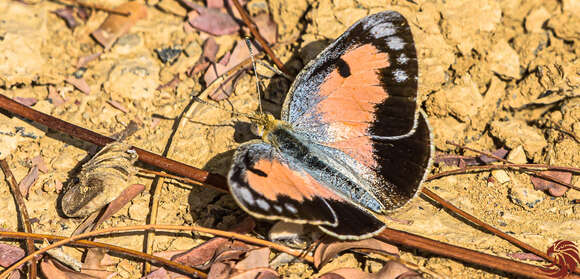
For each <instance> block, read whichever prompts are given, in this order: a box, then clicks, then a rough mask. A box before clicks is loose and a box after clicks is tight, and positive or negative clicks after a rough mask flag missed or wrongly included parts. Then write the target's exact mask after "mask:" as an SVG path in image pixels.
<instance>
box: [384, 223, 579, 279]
mask: <svg viewBox="0 0 580 279" xmlns="http://www.w3.org/2000/svg"><path fill="white" fill-rule="evenodd" d="M376 238H377V239H379V240H382V241H386V242H389V243H394V244H400V245H404V246H407V247H410V248H416V249H419V250H422V251H427V252H431V253H433V254H436V255H440V256H444V257H448V258H451V259H456V260H460V261H463V262H468V263H472V264H476V265H478V266H485V267H487V268H491V269H495V270H501V271H504V272H509V273H511V274H518V275H522V276H527V277H530V278H542V279H553V277H550V276H548V275H545V274H543V273H542V271H541V270H540V269H539V267H538V266H535V265H531V264H526V263H522V262H518V261H514V260H510V259H506V258H501V257H498V256H492V255H488V254H484V253H481V252H478V251H474V250H471V249H466V248H463V247H457V246H454V245H451V244H447V243H443V242H439V241H436V240H432V239H428V238H425V237H422V236H419V235H415V234H412V233H408V232H404V231H399V230H393V229H390V228H386V229H385V230H383V231H382V232H381V234H379V235H378V236H376ZM566 278H575V279H578V278H580V276H577V275H575V274H571V275H568V277H566Z"/></svg>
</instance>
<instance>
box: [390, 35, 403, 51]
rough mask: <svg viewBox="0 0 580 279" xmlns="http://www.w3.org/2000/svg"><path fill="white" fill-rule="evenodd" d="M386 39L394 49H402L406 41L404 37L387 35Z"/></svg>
mask: <svg viewBox="0 0 580 279" xmlns="http://www.w3.org/2000/svg"><path fill="white" fill-rule="evenodd" d="M385 40H386V41H387V45H388V46H389V48H390V49H392V50H401V49H403V47H405V42H403V39H401V38H400V37H397V36H391V37H387V38H386V39H385Z"/></svg>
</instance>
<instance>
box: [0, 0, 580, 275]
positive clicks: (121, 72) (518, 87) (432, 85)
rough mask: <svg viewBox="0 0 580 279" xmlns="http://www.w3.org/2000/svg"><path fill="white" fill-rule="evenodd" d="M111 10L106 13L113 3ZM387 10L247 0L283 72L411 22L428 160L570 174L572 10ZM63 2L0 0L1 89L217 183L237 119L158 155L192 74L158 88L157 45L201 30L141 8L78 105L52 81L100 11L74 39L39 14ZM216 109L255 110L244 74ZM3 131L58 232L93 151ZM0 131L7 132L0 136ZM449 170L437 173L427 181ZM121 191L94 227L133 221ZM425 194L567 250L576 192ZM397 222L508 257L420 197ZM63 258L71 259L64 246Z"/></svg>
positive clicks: (448, 271) (165, 242) (32, 198)
mask: <svg viewBox="0 0 580 279" xmlns="http://www.w3.org/2000/svg"><path fill="white" fill-rule="evenodd" d="M35 2H37V1H35ZM122 2H123V1H122V0H111V1H106V2H103V3H105V4H106V5H107V6H115V5H118V4H120V3H122ZM164 2H165V3H166V5H172V4H171V3H169V4H167V3H168V2H171V1H165V0H164ZM385 2H387V1H382V0H358V1H357V0H334V1H331V0H321V1H314V0H309V1H305V0H296V1H294V0H293V1H287V0H284V1H282V0H271V1H266V0H252V1H250V2H249V4H248V5H249V6H251V7H253V9H256V10H260V9H261V10H264V11H266V12H268V13H270V15H271V16H272V18H273V20H274V21H275V22H276V23H277V24H278V33H279V37H278V41H279V42H288V41H290V42H292V43H290V44H287V45H286V46H285V47H281V48H279V51H278V55H279V57H280V58H281V60H282V61H283V62H284V63H286V64H287V65H288V67H289V68H290V69H292V70H294V71H297V70H299V69H300V68H301V67H302V65H304V63H305V62H307V61H308V59H311V58H312V57H313V56H314V55H315V54H316V53H317V52H318V51H320V50H321V49H322V47H324V46H325V45H326V44H327V43H328V42H329V40H331V39H334V38H336V37H338V36H339V35H340V34H341V33H342V32H343V31H344V30H345V29H346V28H347V27H348V26H350V25H351V24H352V23H354V22H355V21H356V20H358V19H360V18H362V17H363V16H365V15H367V14H369V13H373V12H377V11H382V10H387V9H392V10H396V11H399V12H400V13H402V14H403V15H404V16H405V17H406V18H407V19H408V21H409V22H410V24H411V28H412V31H413V33H414V36H415V41H416V46H417V49H418V54H419V65H420V78H419V84H420V90H419V96H420V97H419V98H420V101H421V104H422V107H423V108H424V110H425V111H426V112H427V114H428V117H429V121H430V123H431V126H432V128H433V131H434V138H435V145H436V149H437V151H438V152H444V153H451V154H455V153H458V154H464V155H474V153H470V152H465V153H460V152H462V151H460V150H458V149H456V148H455V147H453V146H451V145H447V144H445V141H446V140H453V141H455V142H457V143H460V144H464V145H467V146H469V147H472V148H476V149H480V150H495V149H498V148H500V147H504V148H506V149H509V150H511V151H510V154H509V156H510V159H511V160H512V161H514V162H521V163H547V164H553V165H561V166H572V167H579V166H580V165H579V163H578V162H580V147H579V142H577V141H576V140H575V138H574V136H575V137H576V139H578V138H580V98H578V96H580V88H579V87H580V59H579V58H578V57H579V54H580V32H579V31H578V30H580V1H577V0H563V1H556V0H548V1H543V0H531V1H519V0H506V1H495V0H466V1H422V0H419V1H417V4H413V3H410V2H407V1H403V0H400V1H392V2H391V3H389V4H386V3H385ZM149 4H154V3H149ZM173 4H175V3H173ZM200 4H203V3H200ZM62 7H63V6H62V5H59V4H57V3H54V2H48V1H39V2H38V3H34V4H22V3H19V2H16V1H8V0H1V1H0V19H1V20H0V93H2V94H4V95H7V96H9V97H12V98H13V97H17V96H18V97H31V98H36V99H37V102H36V104H34V105H33V106H32V107H33V108H34V109H36V110H39V111H42V112H45V113H49V114H51V115H53V116H55V117H58V118H60V119H63V120H66V121H69V122H71V123H74V124H76V125H79V126H82V127H85V128H88V129H91V130H93V131H96V132H99V133H101V134H104V135H112V134H114V133H116V132H119V131H121V130H123V129H124V127H125V126H126V125H127V124H128V123H129V122H130V121H131V120H133V121H137V122H139V123H142V124H143V126H142V127H141V128H140V129H139V130H138V131H137V132H136V133H135V134H134V135H133V136H131V137H130V138H129V139H128V140H127V141H128V142H129V143H130V144H132V145H135V146H139V147H141V148H143V149H146V150H150V151H152V152H155V153H159V154H161V153H163V152H164V150H166V149H168V150H169V151H168V153H167V154H168V155H167V156H168V157H170V158H173V159H175V160H178V161H181V162H184V163H187V164H190V165H192V166H195V167H199V168H204V169H207V170H210V171H214V172H217V173H221V174H225V173H226V172H227V170H228V168H229V162H230V160H231V156H232V154H233V150H235V148H236V147H237V146H238V145H239V144H240V143H241V142H243V141H245V140H248V139H249V138H251V137H250V136H249V135H248V134H249V129H248V125H247V120H245V119H243V118H236V117H232V115H231V113H228V112H225V111H221V110H218V109H215V108H213V107H207V106H201V107H198V109H196V110H195V111H194V112H193V113H192V114H191V115H190V119H189V120H190V121H186V122H185V124H184V125H182V126H181V127H180V128H179V130H178V132H177V133H176V135H175V136H174V137H173V139H172V143H171V146H170V147H169V148H167V145H168V140H169V138H170V135H171V134H172V127H173V125H174V119H175V117H177V116H178V115H179V114H180V113H182V112H183V111H184V109H185V108H186V105H187V104H188V103H189V101H190V94H192V93H199V92H201V91H202V90H203V86H202V82H201V81H200V80H202V77H201V76H200V75H199V74H198V75H196V76H194V78H187V77H186V76H185V75H183V74H181V75H180V78H181V82H180V83H179V84H178V85H177V87H176V88H174V89H172V88H166V89H162V90H156V88H157V87H158V86H159V85H160V84H164V83H167V82H169V81H170V80H171V79H172V78H173V77H174V75H175V74H179V73H182V72H183V68H180V67H178V66H175V64H174V65H173V66H172V65H165V64H163V63H162V62H161V61H160V60H159V59H158V57H157V55H156V53H155V49H158V48H165V47H169V46H187V45H189V44H190V43H194V44H202V42H203V40H204V39H205V38H206V35H200V34H199V33H198V32H191V31H188V30H187V29H184V28H183V25H184V17H183V15H179V13H180V10H179V11H178V10H176V11H175V12H174V13H170V12H164V11H161V10H159V9H156V8H154V7H151V6H149V7H148V8H147V13H148V17H147V19H146V20H142V21H139V22H138V23H137V25H136V26H134V27H133V28H132V29H131V32H130V33H129V34H128V35H126V36H124V37H122V38H121V39H120V40H119V41H118V42H117V43H116V44H115V45H114V46H113V47H112V48H111V50H110V51H109V52H106V53H105V54H103V55H102V56H101V57H100V59H99V60H96V61H93V62H91V63H89V64H88V66H87V69H86V72H85V73H84V75H83V77H84V79H85V80H86V82H87V83H88V85H89V87H90V91H91V92H90V93H89V94H84V93H82V92H80V91H79V90H77V89H75V88H74V87H73V86H72V85H71V84H69V83H66V82H65V81H64V80H65V79H67V78H68V77H70V76H71V74H72V73H73V72H74V71H75V70H76V63H77V60H78V58H80V57H83V56H86V55H89V54H92V53H96V52H98V51H101V50H102V47H101V46H100V45H98V44H97V43H96V42H95V41H94V40H93V39H92V38H91V37H90V36H89V34H90V33H91V32H92V31H94V30H95V29H96V28H97V27H98V26H99V24H100V23H101V22H102V21H103V20H104V18H105V17H106V16H107V14H106V13H104V12H97V13H96V14H94V15H93V16H92V17H91V18H90V19H89V20H88V22H86V23H85V24H83V25H80V26H78V27H77V28H76V29H75V30H74V31H71V30H70V29H69V28H67V27H66V24H65V22H64V21H63V20H62V19H60V18H58V17H57V16H56V15H55V14H54V13H52V11H54V10H56V9H59V8H62ZM239 38H240V36H239V35H237V34H236V35H225V36H220V37H217V39H216V40H217V42H218V44H219V45H220V49H219V51H218V57H220V56H221V55H223V54H224V53H225V52H227V51H229V50H231V48H232V46H233V45H234V43H235V41H236V40H237V39H239ZM295 38H299V39H297V40H296V39H295ZM182 57H183V56H182ZM180 59H181V58H180ZM265 82H266V85H268V84H269V83H272V82H273V83H274V85H273V86H270V89H269V90H268V91H267V92H266V101H265V102H264V103H265V108H266V109H267V110H270V111H273V112H276V111H278V110H279V106H280V104H281V102H282V100H283V95H284V94H285V90H286V89H285V88H287V87H288V85H289V84H288V82H287V81H286V80H284V79H282V78H278V77H277V78H274V79H272V80H265ZM51 87H52V89H53V90H56V92H58V93H59V94H60V95H61V96H62V97H64V99H65V100H66V102H65V103H64V104H62V105H55V104H54V103H52V102H50V101H49V99H48V94H49V88H51ZM109 100H113V101H115V102H117V103H119V104H121V105H122V106H123V107H124V108H125V110H126V111H122V110H119V109H117V108H115V107H113V106H112V105H111V104H110V103H108V102H107V101H109ZM220 105H223V106H224V107H227V108H234V109H235V110H236V111H240V112H253V111H255V110H256V108H257V106H258V98H257V94H256V90H255V85H254V81H253V79H252V78H251V77H250V76H248V75H244V76H242V78H241V79H240V81H239V82H238V83H237V85H236V87H235V94H234V95H232V96H231V97H230V98H229V99H228V101H227V102H225V101H224V102H222V103H220ZM17 127H23V129H24V132H23V133H16V129H17ZM0 131H1V132H2V134H1V135H0V143H2V146H0V152H1V154H0V156H2V157H6V158H7V159H8V160H9V162H10V167H11V168H12V170H13V172H14V173H15V176H16V178H17V180H20V179H22V178H23V177H24V176H25V175H26V174H27V173H28V172H29V170H30V167H31V164H32V163H31V161H32V158H34V157H35V156H38V155H40V156H42V158H43V159H44V161H45V162H46V163H47V165H48V170H47V172H44V173H42V172H41V173H40V176H39V178H38V181H37V182H36V183H35V184H34V185H33V186H32V188H31V189H30V194H29V196H28V201H27V206H28V209H29V211H30V215H31V218H33V219H34V220H36V222H34V224H33V230H34V231H35V232H38V233H51V234H58V235H69V234H70V233H71V232H72V231H73V230H74V229H75V227H76V225H77V224H78V223H79V222H80V221H79V220H78V219H68V218H63V217H61V216H60V215H59V214H58V213H57V209H56V208H57V206H56V201H57V197H58V196H59V194H60V187H61V185H62V183H64V182H66V181H67V180H68V179H69V176H70V175H71V173H72V171H73V169H74V168H75V167H76V166H77V165H78V164H79V163H80V162H81V161H82V160H83V159H85V158H86V157H87V156H88V155H89V152H94V151H95V150H96V148H95V147H94V146H92V145H91V144H87V143H84V142H80V141H78V140H75V139H71V138H70V137H67V136H63V135H62V134H59V133H56V132H54V131H50V130H47V129H46V128H45V127H42V126H38V125H35V124H32V123H29V122H26V121H22V120H20V119H17V118H10V117H8V116H7V115H5V114H0ZM563 131H566V132H563ZM10 132H12V135H7V134H9V133H10ZM570 134H572V135H574V136H571V135H570ZM452 168H453V167H449V166H436V167H435V168H434V170H433V171H434V172H439V171H444V170H448V169H452ZM0 177H3V174H2V175H0ZM490 177H492V178H493V179H490ZM130 183H141V184H144V185H146V186H147V190H146V191H145V192H144V193H143V194H141V195H140V196H138V197H137V198H136V199H135V200H133V201H132V202H131V203H130V204H129V205H127V206H126V207H125V208H124V209H122V210H121V211H120V212H119V213H117V214H116V215H115V216H114V217H113V218H112V219H110V220H109V221H107V222H106V223H105V224H104V226H105V227H111V226H121V225H132V224H144V222H145V219H146V216H147V214H148V208H149V202H150V198H151V195H150V192H149V189H150V188H151V185H152V178H151V177H147V176H137V177H133V178H131V179H130ZM572 183H574V184H576V185H579V184H580V179H579V178H578V177H577V176H576V177H573V179H572ZM426 186H427V187H429V188H431V189H433V190H434V191H436V192H437V193H438V194H440V195H441V196H443V197H444V198H446V199H447V200H448V201H450V202H451V203H453V204H455V205H456V206H458V207H460V208H462V209H464V210H466V211H468V212H470V213H472V214H474V215H475V216H478V217H479V218H481V219H482V220H483V221H485V222H488V223H490V224H492V225H494V226H496V227H497V228H500V229H502V230H503V231H507V232H510V233H511V234H512V235H513V236H515V237H517V238H518V239H520V240H523V241H525V242H527V243H529V244H531V245H533V246H535V247H537V248H539V249H540V250H546V249H547V247H549V246H550V245H551V244H552V243H553V242H554V241H555V240H558V239H566V240H570V241H574V242H576V243H580V242H579V241H580V234H579V233H578V231H580V219H579V218H578V217H577V216H578V213H579V211H580V205H574V204H573V203H572V202H571V201H572V200H574V199H579V198H580V193H579V192H577V191H573V190H571V191H568V192H567V193H566V194H565V195H564V196H562V197H551V196H550V195H549V194H547V193H545V192H542V191H535V190H533V186H532V184H531V182H530V178H529V176H527V175H525V174H521V173H516V172H505V171H497V172H494V173H489V172H482V173H477V174H468V175H458V176H450V177H446V178H443V179H439V180H435V181H432V182H429V183H427V185H426ZM160 199H161V200H160V208H159V209H160V212H159V217H158V222H159V223H166V224H199V225H203V226H209V227H216V228H227V227H229V226H231V225H232V224H234V223H236V222H237V221H238V219H239V216H241V215H242V214H243V212H242V211H241V210H240V209H238V208H237V206H236V204H235V203H234V202H233V200H232V199H231V198H230V197H229V196H227V195H225V194H221V193H218V192H216V191H213V190H211V189H207V188H201V187H195V186H194V187H192V186H191V185H185V184H181V183H179V182H176V181H167V180H166V183H165V184H164V185H162V195H161V196H160ZM0 200H2V202H0V212H16V211H15V205H14V203H13V202H12V201H13V200H12V198H11V194H10V191H9V190H8V187H7V185H6V182H5V180H4V179H1V180H0ZM395 217H396V218H398V219H402V220H411V221H412V224H410V225H403V224H401V223H397V222H393V223H392V224H389V226H391V227H393V228H396V229H401V230H406V231H409V232H412V233H415V234H419V235H423V236H426V237H429V238H432V239H436V240H440V241H444V242H448V243H451V244H455V245H459V246H462V247H467V248H471V249H475V250H478V251H482V252H485V253H490V254H495V255H499V256H505V255H507V254H508V253H512V252H519V251H520V250H519V249H518V248H516V247H514V246H513V245H510V244H508V243H507V242H506V241H503V240H500V239H499V238H497V237H494V236H492V235H490V234H487V233H484V232H482V231H481V230H479V229H477V228H474V227H473V226H470V225H468V224H466V223H464V222H462V221H461V220H459V219H457V218H455V217H454V216H452V215H450V214H449V213H448V212H447V211H445V210H441V208H439V207H437V206H434V205H433V204H432V203H430V202H428V201H427V200H426V199H424V198H417V199H416V200H414V201H413V202H412V203H411V204H409V205H408V210H407V211H405V212H403V213H400V214H398V215H397V216H395ZM261 226H264V227H265V226H266V225H265V224H261ZM0 227H1V228H5V229H8V230H16V229H17V218H16V214H15V213H14V214H12V213H11V214H1V215H0ZM262 231H263V230H262ZM142 240H143V236H142V235H131V236H119V237H114V238H106V239H103V241H106V242H108V243H112V244H115V245H120V246H124V247H128V248H132V249H137V250H139V249H142ZM202 241H203V239H199V238H197V237H176V236H174V235H171V234H164V235H161V236H157V237H156V239H155V244H154V250H155V251H166V250H176V249H183V247H191V246H194V245H195V244H198V243H201V242H202ZM67 250H68V251H69V252H71V253H72V254H75V255H77V256H78V255H80V253H79V252H78V251H76V250H74V249H67ZM411 252H412V251H405V252H404V253H403V258H404V259H406V260H409V261H411V262H415V263H417V264H419V265H422V266H424V267H425V268H428V269H431V270H433V271H435V272H437V273H440V274H442V275H445V276H449V277H455V278H501V277H503V276H507V275H505V274H501V273H496V272H490V271H489V270H482V269H478V268H474V267H473V266H465V265H463V264H462V263H459V262H455V261H452V260H448V259H445V258H440V257H436V256H433V255H427V254H422V253H411ZM117 260H118V261H119V263H118V266H117V267H118V268H117V269H118V271H119V273H118V275H117V277H118V278H135V277H137V278H138V277H139V276H140V275H139V265H140V264H138V263H135V262H132V261H129V260H127V259H121V258H119V259H117ZM336 266H352V267H360V268H362V269H364V270H371V271H374V270H378V268H380V263H379V262H378V261H377V260H373V259H372V258H364V257H363V258H361V257H355V256H353V254H345V255H343V256H341V257H340V258H338V259H337V260H335V261H334V262H333V263H331V264H330V265H329V266H327V267H326V268H325V270H330V269H332V268H334V267H336ZM278 271H279V272H280V274H282V275H284V276H287V277H289V278H304V277H309V276H312V275H314V274H317V271H315V270H313V269H312V268H311V267H308V266H307V265H305V264H299V263H298V264H289V265H283V266H281V267H279V268H278Z"/></svg>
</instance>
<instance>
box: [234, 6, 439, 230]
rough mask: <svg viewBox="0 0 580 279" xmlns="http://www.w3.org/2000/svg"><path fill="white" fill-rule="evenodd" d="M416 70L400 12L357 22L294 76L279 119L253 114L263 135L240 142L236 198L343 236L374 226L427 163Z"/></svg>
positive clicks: (412, 187) (257, 211)
mask: <svg viewBox="0 0 580 279" xmlns="http://www.w3.org/2000/svg"><path fill="white" fill-rule="evenodd" d="M417 68H418V67H417V59H416V51H415V47H414V43H413V39H412V35H411V32H410V29H409V26H408V24H407V22H406V20H405V19H404V18H403V17H402V16H401V15H400V14H398V13H396V12H391V11H388V12H382V13H378V14H374V15H370V16H368V17H365V18H363V19H361V20H360V21H358V22H357V23H355V24H354V25H353V26H352V27H350V28H349V29H348V30H347V31H346V32H345V33H344V34H343V35H342V36H341V37H339V38H338V39H337V40H336V41H335V42H334V43H332V44H331V45H330V46H329V47H327V48H326V49H325V50H324V51H323V52H322V53H321V54H319V55H318V57H317V58H315V59H314V60H313V61H311V62H310V63H309V64H308V65H307V66H306V67H305V68H304V69H303V70H302V72H301V73H300V74H299V75H298V77H297V78H296V80H295V81H294V83H293V85H292V87H291V89H290V91H289V93H288V96H287V98H286V101H285V103H284V106H283V109H282V117H281V119H280V120H277V119H275V118H274V117H273V116H271V115H261V116H259V117H258V118H257V119H256V120H255V123H254V124H255V125H256V126H257V127H258V129H257V131H258V133H259V134H260V135H261V136H262V139H261V140H253V141H250V142H247V143H244V144H242V145H241V146H240V147H239V148H238V150H237V151H236V153H235V154H234V159H233V160H234V161H233V164H232V167H231V169H230V172H229V174H228V182H229V186H230V190H231V192H232V194H233V197H234V199H235V200H236V201H237V202H238V204H239V205H240V206H241V207H242V208H243V209H244V210H246V211H247V212H249V213H250V214H252V215H254V216H256V217H259V218H264V219H271V220H285V221H288V222H295V223H308V224H313V225H318V226H319V227H320V229H321V230H323V231H325V232H326V233H328V234H331V235H333V236H336V237H339V238H343V239H358V238H365V237H370V236H372V235H374V234H376V233H378V232H379V231H380V230H382V228H384V226H385V225H384V223H383V222H382V221H380V218H379V217H378V216H380V215H384V214H388V213H389V212H391V211H394V210H397V209H399V208H400V207H402V206H403V205H404V204H405V203H406V202H408V201H409V200H410V199H411V198H413V197H414V196H415V195H416V193H417V192H418V190H419V187H420V184H421V182H422V180H423V179H424V176H425V174H426V172H427V170H428V169H429V166H430V158H431V155H432V144H431V132H430V130H429V126H428V124H427V119H426V117H425V115H424V114H423V113H421V112H420V110H419V109H418V106H417V100H416V97H417V71H418V70H417Z"/></svg>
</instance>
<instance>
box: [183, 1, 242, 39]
mask: <svg viewBox="0 0 580 279" xmlns="http://www.w3.org/2000/svg"><path fill="white" fill-rule="evenodd" d="M190 5H192V8H193V9H195V11H191V12H189V13H188V14H187V21H188V22H189V24H190V25H191V26H192V27H193V28H195V29H197V30H199V31H203V32H206V33H209V34H212V35H215V36H221V35H227V34H233V33H235V32H236V31H238V30H239V29H240V25H239V24H238V23H237V22H236V20H235V19H234V18H233V17H232V16H231V15H229V14H228V13H227V11H225V10H224V9H216V8H206V7H204V6H201V5H198V4H195V3H191V4H190Z"/></svg>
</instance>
